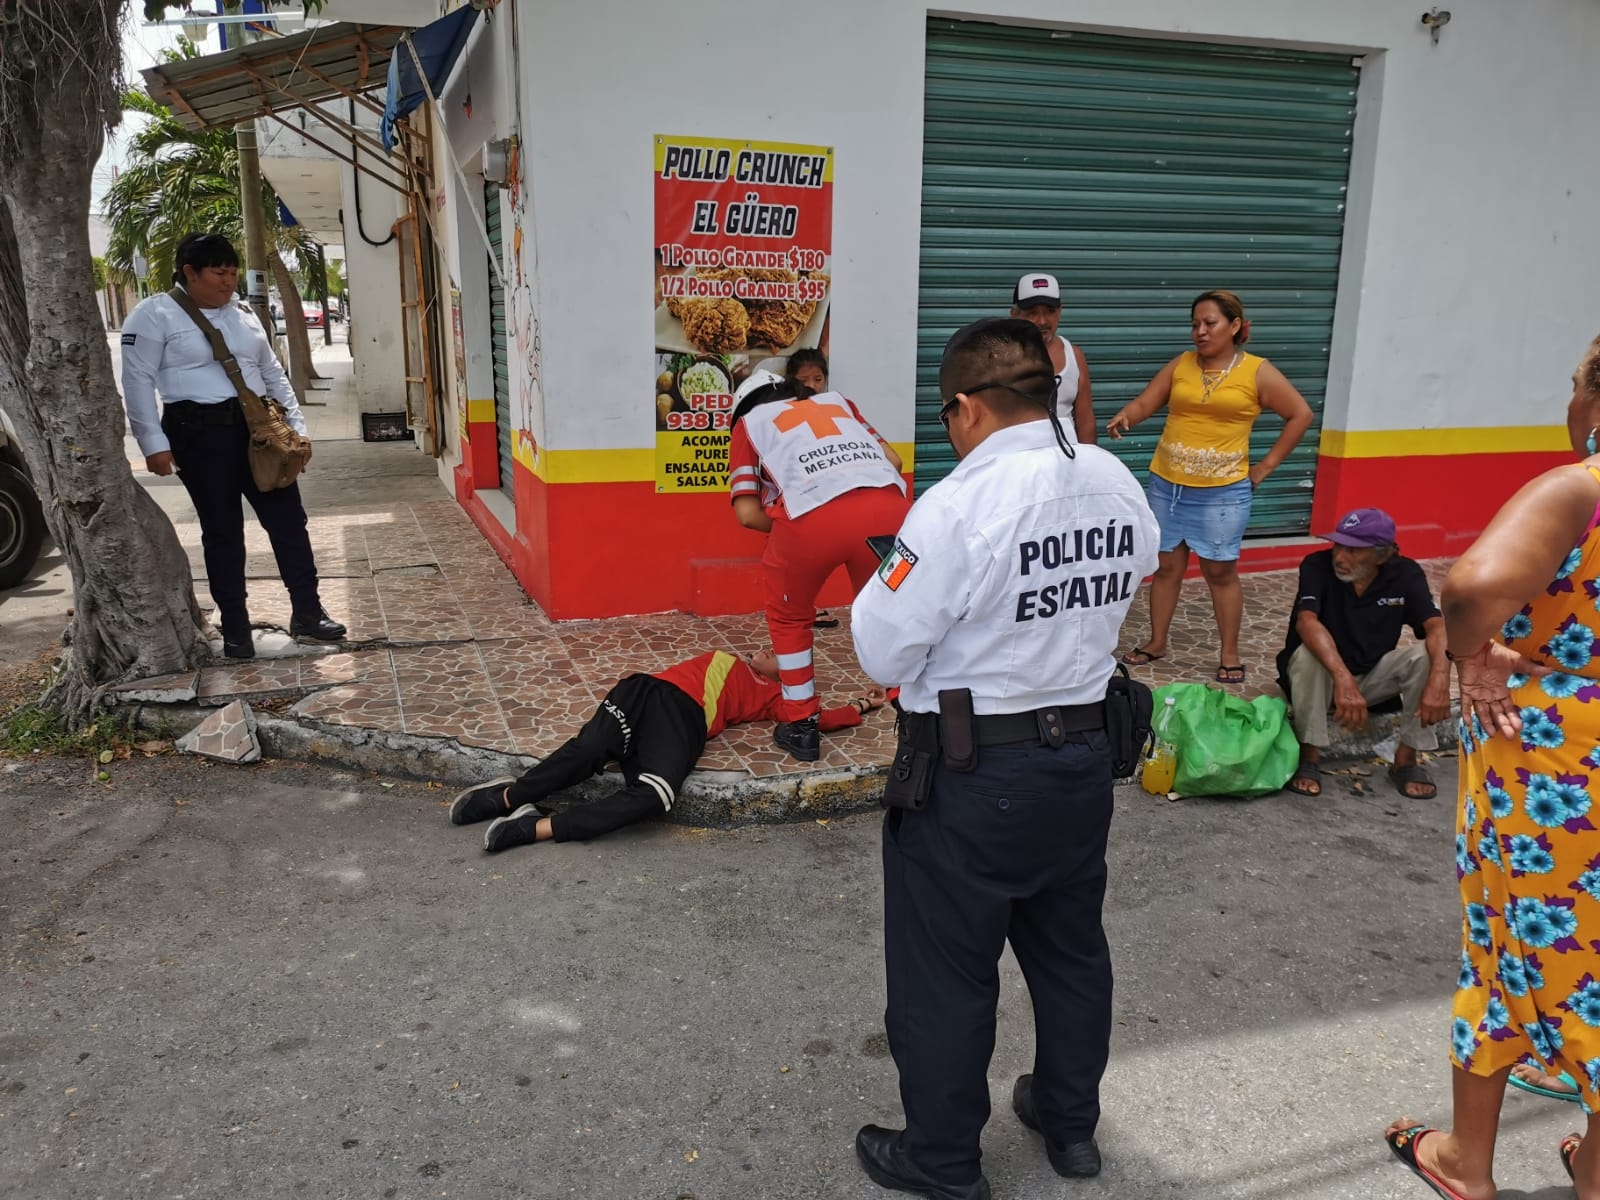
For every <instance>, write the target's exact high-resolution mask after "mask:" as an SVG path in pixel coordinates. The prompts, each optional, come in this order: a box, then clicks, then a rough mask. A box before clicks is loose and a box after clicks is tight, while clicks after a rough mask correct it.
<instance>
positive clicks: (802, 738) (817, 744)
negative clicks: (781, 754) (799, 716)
mask: <svg viewBox="0 0 1600 1200" xmlns="http://www.w3.org/2000/svg"><path fill="white" fill-rule="evenodd" d="M772 744H773V745H774V746H776V747H777V748H778V749H779V750H787V751H788V752H789V755H790V757H792V758H797V759H799V760H800V761H801V762H816V761H817V759H819V758H821V757H822V731H821V729H820V728H819V727H818V725H817V718H816V717H807V718H806V719H805V720H804V721H780V722H779V723H778V724H777V725H775V726H774V727H773V730H772Z"/></svg>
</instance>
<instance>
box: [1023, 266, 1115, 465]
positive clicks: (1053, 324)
mask: <svg viewBox="0 0 1600 1200" xmlns="http://www.w3.org/2000/svg"><path fill="white" fill-rule="evenodd" d="M1011 315H1012V316H1013V317H1017V318H1019V319H1020V320H1023V321H1027V322H1029V323H1030V324H1032V325H1033V326H1034V328H1036V329H1037V330H1038V331H1039V332H1040V334H1041V335H1043V337H1044V344H1045V346H1046V348H1047V349H1049V351H1050V363H1051V365H1052V366H1054V367H1055V369H1056V375H1057V376H1058V377H1059V379H1060V382H1059V383H1057V384H1056V415H1057V416H1059V417H1060V418H1061V428H1062V429H1064V430H1065V431H1066V434H1067V437H1068V438H1070V439H1071V440H1072V441H1075V442H1082V443H1083V444H1085V445H1088V446H1092V445H1094V443H1095V428H1094V398H1093V396H1092V395H1091V394H1090V390H1089V363H1088V360H1087V359H1085V358H1084V357H1083V351H1082V350H1079V349H1078V348H1077V347H1076V346H1074V345H1073V344H1072V343H1071V342H1069V341H1067V339H1066V338H1064V337H1062V336H1061V334H1060V333H1059V332H1058V330H1059V327H1060V325H1061V285H1060V284H1059V283H1057V282H1056V277H1055V276H1054V275H1046V274H1045V273H1044V272H1043V271H1035V272H1033V273H1032V274H1028V275H1024V276H1023V277H1022V278H1021V279H1019V280H1017V287H1016V291H1014V292H1013V293H1012V295H1011Z"/></svg>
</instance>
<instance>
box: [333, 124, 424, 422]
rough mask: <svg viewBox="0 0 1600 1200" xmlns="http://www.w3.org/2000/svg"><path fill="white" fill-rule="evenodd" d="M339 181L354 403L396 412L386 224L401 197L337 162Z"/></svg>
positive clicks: (394, 260)
mask: <svg viewBox="0 0 1600 1200" xmlns="http://www.w3.org/2000/svg"><path fill="white" fill-rule="evenodd" d="M379 98H380V100H381V94H380V95H379ZM340 103H341V104H344V107H345V113H344V115H345V116H347V117H348V116H350V115H352V114H353V115H354V117H355V121H356V123H357V125H359V126H360V127H361V128H363V129H365V130H367V131H369V132H370V133H372V134H373V135H374V136H376V134H377V129H378V118H377V116H376V114H374V113H372V112H370V111H369V110H367V109H365V108H362V107H360V106H359V105H351V104H348V103H347V102H340ZM335 111H337V109H336V110H335ZM348 144H349V143H348V142H347V143H346V145H347V146H348ZM371 158H372V156H371V153H370V151H368V150H366V149H362V150H361V153H360V159H361V161H362V162H363V163H364V164H366V165H368V166H372V162H371ZM374 169H375V170H377V171H378V172H379V173H380V174H381V175H383V176H384V177H385V178H390V177H393V176H394V172H393V171H390V170H387V169H385V168H382V167H374ZM339 179H340V215H341V216H342V218H343V228H344V233H343V236H342V239H341V240H342V241H343V242H344V252H345V258H344V265H345V272H344V278H345V285H346V286H347V287H348V288H349V289H350V314H349V318H350V330H349V335H350V358H351V361H352V362H353V363H354V367H355V389H356V400H357V403H358V405H359V407H360V410H361V411H362V412H399V411H401V410H402V409H404V408H405V403H406V380H405V376H406V371H405V343H404V341H403V340H402V339H403V334H402V331H401V324H400V319H401V313H400V257H399V245H400V241H399V238H398V237H396V236H395V235H394V234H393V232H392V226H393V225H394V223H395V221H396V220H397V219H398V218H399V217H400V216H401V215H402V214H403V213H404V212H405V199H404V197H403V196H402V195H401V194H400V193H399V192H397V191H395V190H394V189H393V188H391V187H388V186H386V185H384V184H383V183H381V182H380V181H379V180H377V179H374V178H373V177H372V176H371V175H368V174H366V173H365V172H359V171H357V170H356V169H355V167H353V166H351V165H350V164H349V163H340V164H339Z"/></svg>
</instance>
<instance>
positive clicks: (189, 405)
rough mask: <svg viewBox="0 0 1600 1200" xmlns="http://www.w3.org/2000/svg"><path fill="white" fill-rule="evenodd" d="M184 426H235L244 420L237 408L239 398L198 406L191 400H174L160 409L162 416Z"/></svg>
mask: <svg viewBox="0 0 1600 1200" xmlns="http://www.w3.org/2000/svg"><path fill="white" fill-rule="evenodd" d="M169 415H170V416H171V417H172V419H173V420H175V421H180V422H182V423H183V424H185V425H237V424H239V422H241V421H243V420H244V413H243V412H242V411H241V410H240V408H239V398H238V397H237V396H229V397H228V398H227V399H226V400H223V401H220V402H219V403H216V404H198V403H196V402H195V401H193V400H174V401H173V402H172V403H171V404H168V405H166V406H165V407H164V408H163V409H162V416H169Z"/></svg>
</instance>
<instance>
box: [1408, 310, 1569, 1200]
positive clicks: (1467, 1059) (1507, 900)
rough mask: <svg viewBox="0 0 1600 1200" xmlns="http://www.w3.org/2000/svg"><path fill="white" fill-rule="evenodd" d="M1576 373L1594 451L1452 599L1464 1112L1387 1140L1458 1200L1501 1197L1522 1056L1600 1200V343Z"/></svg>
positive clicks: (1497, 529)
mask: <svg viewBox="0 0 1600 1200" xmlns="http://www.w3.org/2000/svg"><path fill="white" fill-rule="evenodd" d="M1573 383H1574V390H1573V397H1572V402H1571V404H1570V405H1569V406H1568V409H1567V427H1568V432H1569V434H1570V436H1571V440H1572V446H1573V449H1574V450H1575V451H1576V452H1577V453H1578V454H1579V455H1581V456H1585V457H1584V461H1582V462H1581V463H1578V464H1575V465H1572V466H1566V467H1558V468H1556V469H1555V470H1552V471H1547V472H1546V473H1545V474H1543V475H1541V476H1539V477H1538V478H1537V479H1535V480H1534V481H1533V482H1532V483H1530V484H1528V485H1527V486H1526V487H1524V488H1523V489H1522V490H1521V491H1520V492H1518V493H1517V494H1516V495H1515V496H1513V497H1512V498H1511V499H1510V500H1509V501H1507V502H1506V504H1505V506H1504V507H1503V508H1502V509H1501V510H1500V512H1499V513H1498V514H1497V515H1496V516H1495V519H1494V521H1493V522H1492V523H1491V524H1490V525H1489V528H1488V529H1486V530H1484V532H1483V535H1482V536H1481V537H1480V538H1479V539H1478V540H1477V542H1476V543H1474V544H1473V546H1472V548H1471V549H1470V550H1468V551H1467V552H1466V554H1464V555H1463V556H1462V557H1461V559H1460V561H1459V562H1457V563H1456V564H1455V566H1454V567H1453V568H1452V569H1451V571H1450V575H1449V578H1448V579H1447V580H1446V581H1445V585H1444V589H1443V594H1442V600H1443V609H1444V618H1445V628H1446V632H1447V634H1448V638H1449V642H1448V644H1449V651H1450V655H1451V657H1452V658H1453V659H1454V660H1455V663H1456V670H1457V675H1458V678H1459V680H1460V684H1461V708H1462V713H1461V716H1462V727H1461V797H1460V805H1459V809H1458V812H1457V817H1456V874H1457V877H1458V878H1459V880H1460V886H1461V900H1462V906H1463V915H1462V952H1461V975H1460V979H1459V980H1458V984H1457V991H1456V999H1455V1012H1454V1020H1453V1023H1452V1033H1451V1048H1450V1054H1451V1059H1452V1062H1453V1065H1454V1067H1455V1070H1454V1071H1453V1072H1452V1076H1453V1081H1452V1082H1453V1101H1454V1120H1453V1122H1452V1127H1451V1128H1450V1129H1449V1130H1448V1131H1439V1130H1432V1129H1428V1128H1426V1127H1424V1126H1422V1125H1420V1124H1418V1123H1417V1122H1415V1121H1413V1120H1411V1119H1409V1118H1403V1119H1401V1120H1399V1121H1396V1122H1395V1123H1394V1124H1393V1125H1391V1126H1390V1127H1389V1130H1388V1134H1387V1137H1388V1141H1389V1146H1390V1149H1391V1150H1393V1151H1394V1153H1395V1155H1396V1156H1397V1157H1399V1158H1400V1160H1401V1161H1402V1162H1404V1163H1405V1164H1406V1166H1408V1167H1409V1168H1410V1169H1411V1170H1413V1171H1414V1172H1416V1174H1417V1175H1418V1177H1419V1178H1420V1179H1421V1180H1422V1181H1423V1182H1424V1183H1426V1184H1427V1185H1428V1186H1429V1187H1431V1188H1432V1189H1433V1190H1434V1191H1435V1192H1436V1193H1437V1194H1438V1195H1440V1196H1444V1197H1447V1198H1448V1200H1493V1197H1494V1196H1495V1185H1494V1178H1493V1164H1494V1142H1495V1133H1496V1130H1497V1128H1498V1126H1499V1120H1500V1103H1501V1100H1502V1098H1503V1096H1504V1092H1505V1085H1506V1080H1507V1077H1508V1076H1509V1074H1510V1072H1511V1070H1512V1068H1513V1067H1515V1066H1517V1065H1518V1064H1519V1063H1520V1062H1522V1061H1523V1060H1524V1059H1526V1058H1531V1059H1533V1060H1535V1061H1537V1062H1539V1063H1541V1064H1543V1065H1544V1067H1546V1068H1547V1069H1548V1070H1549V1071H1550V1072H1551V1073H1552V1074H1557V1073H1561V1072H1565V1073H1566V1074H1567V1075H1568V1076H1570V1077H1571V1078H1572V1079H1574V1080H1575V1081H1577V1083H1578V1086H1579V1090H1580V1092H1581V1100H1582V1103H1583V1107H1584V1110H1585V1111H1586V1112H1587V1113H1588V1114H1589V1126H1588V1131H1587V1134H1586V1135H1585V1136H1584V1137H1582V1138H1579V1137H1578V1136H1577V1135H1573V1136H1571V1137H1569V1138H1567V1139H1566V1140H1565V1141H1564V1142H1562V1144H1561V1148H1560V1150H1561V1161H1562V1163H1563V1165H1564V1166H1565V1167H1566V1169H1567V1171H1568V1172H1569V1173H1570V1174H1571V1175H1572V1176H1573V1180H1574V1183H1575V1184H1576V1186H1577V1189H1578V1195H1579V1196H1580V1197H1582V1198H1583V1200H1600V1137H1590V1136H1588V1134H1595V1133H1600V1126H1597V1124H1596V1122H1597V1121H1600V1115H1597V1114H1600V809H1595V808H1594V800H1595V797H1596V796H1597V795H1600V454H1597V452H1596V450H1597V447H1596V440H1595V439H1596V437H1597V436H1600V433H1597V427H1600V338H1597V339H1596V340H1595V342H1594V343H1592V344H1591V345H1590V347H1589V351H1588V353H1587V354H1586V355H1585V356H1584V359H1583V362H1582V363H1581V364H1580V365H1579V367H1578V371H1577V374H1576V375H1575V376H1574V379H1573ZM1497 639H1498V640H1497Z"/></svg>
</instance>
